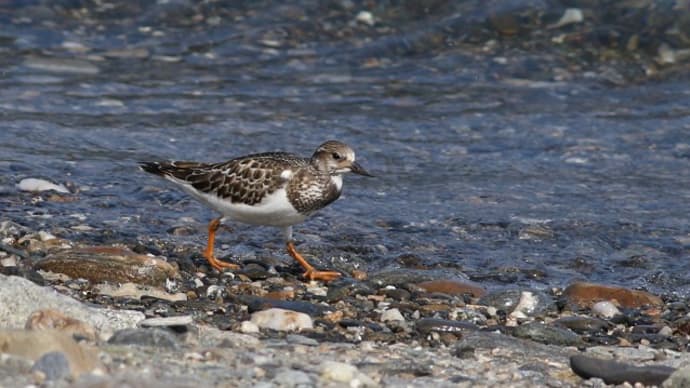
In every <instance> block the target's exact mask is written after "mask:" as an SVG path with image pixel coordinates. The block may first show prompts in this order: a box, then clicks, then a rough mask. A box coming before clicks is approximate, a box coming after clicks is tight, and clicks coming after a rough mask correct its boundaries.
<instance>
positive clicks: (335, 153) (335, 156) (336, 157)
mask: <svg viewBox="0 0 690 388" xmlns="http://www.w3.org/2000/svg"><path fill="white" fill-rule="evenodd" d="M331 156H333V159H335V160H340V159H342V158H343V157H342V156H340V154H339V153H337V152H334V153H333V154H332V155H331Z"/></svg>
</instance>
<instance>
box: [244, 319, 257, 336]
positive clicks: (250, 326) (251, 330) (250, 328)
mask: <svg viewBox="0 0 690 388" xmlns="http://www.w3.org/2000/svg"><path fill="white" fill-rule="evenodd" d="M240 332H242V333H244V334H257V333H258V332H259V326H257V325H256V324H255V323H254V322H252V321H242V323H241V324H240Z"/></svg>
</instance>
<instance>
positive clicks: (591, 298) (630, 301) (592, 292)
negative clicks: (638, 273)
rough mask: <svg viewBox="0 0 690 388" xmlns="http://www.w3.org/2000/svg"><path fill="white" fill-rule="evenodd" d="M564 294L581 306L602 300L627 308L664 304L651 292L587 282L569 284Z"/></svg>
mask: <svg viewBox="0 0 690 388" xmlns="http://www.w3.org/2000/svg"><path fill="white" fill-rule="evenodd" d="M563 296H564V297H565V299H566V301H567V302H568V303H570V304H574V305H577V306H580V307H591V306H592V305H594V303H596V302H599V301H602V300H604V301H605V300H608V301H612V302H614V303H617V304H618V305H620V306H621V307H625V308H639V307H643V306H655V307H659V306H662V305H663V301H662V300H661V298H659V297H658V296H656V295H653V294H650V293H649V292H645V291H638V290H631V289H629V288H624V287H617V286H606V285H602V284H594V283H586V282H576V283H573V284H571V285H569V286H568V287H567V288H566V289H565V290H564V291H563Z"/></svg>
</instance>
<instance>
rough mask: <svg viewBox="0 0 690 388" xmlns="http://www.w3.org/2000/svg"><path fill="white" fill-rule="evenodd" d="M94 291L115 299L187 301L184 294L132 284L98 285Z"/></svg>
mask: <svg viewBox="0 0 690 388" xmlns="http://www.w3.org/2000/svg"><path fill="white" fill-rule="evenodd" d="M94 289H96V291H97V292H98V293H99V294H100V295H107V296H112V297H113V298H128V299H136V300H141V298H142V297H151V298H156V299H160V300H167V301H168V302H184V301H186V300H187V294H185V293H183V292H178V293H174V294H171V293H169V292H166V291H165V290H163V289H161V288H158V287H153V286H146V285H142V284H136V283H132V282H129V283H123V284H118V285H116V284H111V283H102V284H97V285H96V286H95V287H94Z"/></svg>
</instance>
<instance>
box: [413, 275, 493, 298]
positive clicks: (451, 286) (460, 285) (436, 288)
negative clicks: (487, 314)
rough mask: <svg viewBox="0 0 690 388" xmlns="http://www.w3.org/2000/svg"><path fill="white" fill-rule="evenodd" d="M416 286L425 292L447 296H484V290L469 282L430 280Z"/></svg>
mask: <svg viewBox="0 0 690 388" xmlns="http://www.w3.org/2000/svg"><path fill="white" fill-rule="evenodd" d="M417 286H418V287H420V288H422V289H424V290H425V291H426V292H432V293H434V292H438V293H442V294H447V295H465V294H469V295H471V296H473V297H475V298H479V297H482V296H484V295H485V294H486V290H485V289H484V288H482V287H481V286H479V285H477V284H473V283H472V282H470V281H464V282H461V281H457V280H445V279H442V280H430V281H426V282H421V283H417Z"/></svg>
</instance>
